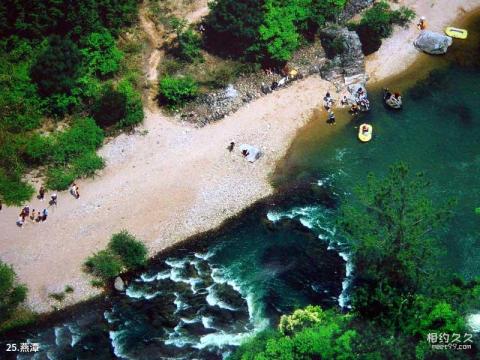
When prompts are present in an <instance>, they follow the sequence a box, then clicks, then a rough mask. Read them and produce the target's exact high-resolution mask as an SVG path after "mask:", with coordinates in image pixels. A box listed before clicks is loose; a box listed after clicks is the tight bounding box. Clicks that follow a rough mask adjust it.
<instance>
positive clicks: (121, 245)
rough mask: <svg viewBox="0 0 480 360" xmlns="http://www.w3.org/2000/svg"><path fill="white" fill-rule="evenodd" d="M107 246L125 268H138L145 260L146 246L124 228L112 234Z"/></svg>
mask: <svg viewBox="0 0 480 360" xmlns="http://www.w3.org/2000/svg"><path fill="white" fill-rule="evenodd" d="M108 247H109V249H110V250H111V251H112V252H113V253H114V254H116V255H118V256H119V257H120V259H121V260H122V262H123V264H124V265H125V267H126V268H127V269H136V268H139V267H141V266H144V265H145V264H146V262H147V255H148V251H147V248H146V246H145V245H144V244H143V243H142V242H141V241H138V240H137V239H136V238H135V236H133V235H131V234H129V233H128V232H127V231H125V230H123V231H121V232H119V233H117V234H114V235H113V236H112V238H111V240H110V243H109V244H108Z"/></svg>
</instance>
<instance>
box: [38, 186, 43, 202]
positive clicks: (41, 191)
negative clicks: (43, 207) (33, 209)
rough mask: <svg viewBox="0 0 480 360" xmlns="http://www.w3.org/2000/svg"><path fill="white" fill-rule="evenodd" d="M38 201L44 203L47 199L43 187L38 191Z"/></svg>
mask: <svg viewBox="0 0 480 360" xmlns="http://www.w3.org/2000/svg"><path fill="white" fill-rule="evenodd" d="M38 199H39V200H40V201H43V199H45V188H44V187H43V186H40V190H38Z"/></svg>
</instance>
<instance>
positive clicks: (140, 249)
mask: <svg viewBox="0 0 480 360" xmlns="http://www.w3.org/2000/svg"><path fill="white" fill-rule="evenodd" d="M147 255H148V251H147V248H146V246H145V245H144V244H143V243H142V242H141V241H140V240H138V239H136V238H135V236H133V235H131V234H129V233H128V232H127V231H125V230H123V231H121V232H119V233H116V234H113V235H112V238H111V239H110V242H109V243H108V247H107V249H105V250H101V251H99V252H97V253H96V254H94V255H92V256H90V257H89V258H88V259H87V260H86V261H85V269H86V270H87V272H89V273H90V274H92V275H94V276H95V277H97V278H98V279H96V280H94V281H92V285H93V286H96V287H98V286H103V285H104V284H105V282H106V281H108V280H111V279H113V278H115V277H116V276H118V275H119V274H120V273H122V272H123V271H128V270H135V269H138V268H140V267H142V266H144V265H145V264H146V262H147Z"/></svg>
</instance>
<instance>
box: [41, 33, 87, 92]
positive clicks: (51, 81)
mask: <svg viewBox="0 0 480 360" xmlns="http://www.w3.org/2000/svg"><path fill="white" fill-rule="evenodd" d="M81 61H82V54H81V53H80V50H79V49H78V47H77V45H76V44H75V43H74V42H73V41H72V40H70V39H68V38H61V37H59V36H52V37H51V38H50V39H49V45H48V47H47V48H46V49H45V51H44V52H43V53H42V54H41V55H40V56H39V57H38V58H37V60H36V62H35V63H34V64H33V66H32V69H31V77H32V80H33V81H34V82H35V83H36V84H37V86H38V91H39V93H40V95H42V96H45V97H47V96H52V95H55V94H71V89H72V88H74V87H75V86H76V79H77V78H78V77H79V75H80V69H81Z"/></svg>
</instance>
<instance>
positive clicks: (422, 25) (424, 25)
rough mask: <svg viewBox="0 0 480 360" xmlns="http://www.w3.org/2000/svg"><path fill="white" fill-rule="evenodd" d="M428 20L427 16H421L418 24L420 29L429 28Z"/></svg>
mask: <svg viewBox="0 0 480 360" xmlns="http://www.w3.org/2000/svg"><path fill="white" fill-rule="evenodd" d="M426 20H427V19H426V18H425V16H421V17H420V21H419V22H418V24H417V28H418V30H425V29H426V28H427V21H426Z"/></svg>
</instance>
